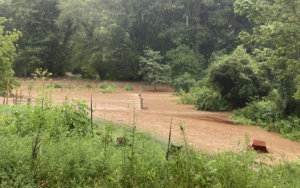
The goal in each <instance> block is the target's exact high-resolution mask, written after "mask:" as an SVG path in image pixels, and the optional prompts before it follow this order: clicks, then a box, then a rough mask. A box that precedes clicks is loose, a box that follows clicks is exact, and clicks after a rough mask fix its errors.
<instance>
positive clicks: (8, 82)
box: [6, 80, 9, 104]
mask: <svg viewBox="0 0 300 188" xmlns="http://www.w3.org/2000/svg"><path fill="white" fill-rule="evenodd" d="M8 93H9V80H7V93H6V104H8Z"/></svg>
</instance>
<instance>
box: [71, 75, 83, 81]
mask: <svg viewBox="0 0 300 188" xmlns="http://www.w3.org/2000/svg"><path fill="white" fill-rule="evenodd" d="M71 79H74V80H82V76H81V75H79V74H73V76H72V77H71Z"/></svg>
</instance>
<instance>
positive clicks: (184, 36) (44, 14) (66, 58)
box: [0, 0, 254, 80]
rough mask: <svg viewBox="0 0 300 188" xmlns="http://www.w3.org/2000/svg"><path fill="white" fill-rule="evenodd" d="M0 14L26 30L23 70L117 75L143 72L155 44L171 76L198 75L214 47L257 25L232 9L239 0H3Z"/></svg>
mask: <svg viewBox="0 0 300 188" xmlns="http://www.w3.org/2000/svg"><path fill="white" fill-rule="evenodd" d="M0 2H1V1H0ZM0 17H5V18H6V19H7V21H6V22H5V23H4V24H3V25H4V26H5V30H6V31H11V30H12V29H14V28H16V29H18V30H20V31H22V33H23V36H22V37H21V38H20V39H19V41H18V48H17V56H16V58H15V61H14V64H13V69H14V71H15V73H16V75H17V76H24V74H25V69H26V70H27V72H28V73H30V72H33V71H34V70H35V69H36V68H37V67H41V68H43V69H48V70H49V72H53V73H54V74H56V75H63V74H64V73H65V72H68V71H69V72H73V73H79V74H82V75H83V76H84V77H90V78H93V77H95V76H96V75H97V74H98V75H99V76H100V78H101V79H102V78H103V79H116V80H137V79H141V78H142V76H141V75H139V74H138V71H139V57H140V56H142V55H143V54H144V50H150V49H151V50H154V51H159V52H160V54H161V55H162V56H163V57H165V58H164V59H163V60H162V61H161V62H160V64H168V65H169V66H170V67H171V72H172V73H171V74H172V78H176V77H178V76H181V75H182V74H184V73H185V72H188V73H190V74H192V75H193V76H195V77H199V74H200V73H201V72H202V71H203V70H204V69H206V68H207V67H208V66H209V61H208V60H209V58H210V56H211V53H212V52H216V51H219V50H222V49H226V51H227V52H228V53H230V52H232V51H233V50H234V49H235V48H236V46H237V45H239V44H241V43H242V42H241V41H240V40H239V39H238V38H237V37H238V35H239V33H240V32H241V31H248V32H250V31H251V29H252V26H253V25H254V24H253V22H252V21H250V20H248V19H247V18H246V16H243V15H242V16H240V15H238V14H235V13H234V1H233V0H200V1H199V0H187V1H182V0H114V1H109V0H63V1H59V0H2V2H1V4H0Z"/></svg>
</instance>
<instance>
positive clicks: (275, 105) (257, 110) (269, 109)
mask: <svg viewBox="0 0 300 188" xmlns="http://www.w3.org/2000/svg"><path fill="white" fill-rule="evenodd" d="M234 115H235V116H243V117H245V118H248V119H251V120H252V121H255V122H257V121H258V120H262V121H273V120H275V119H282V118H283V117H284V106H283V100H282V98H281V96H280V95H279V93H278V91H277V90H273V91H272V92H270V93H269V95H268V97H264V98H263V99H262V100H261V101H259V100H258V99H255V98H254V100H253V101H252V102H251V103H248V104H247V106H246V107H245V108H242V109H240V110H237V111H235V112H234Z"/></svg>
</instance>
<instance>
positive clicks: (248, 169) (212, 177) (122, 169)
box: [0, 122, 300, 187]
mask: <svg viewBox="0 0 300 188" xmlns="http://www.w3.org/2000/svg"><path fill="white" fill-rule="evenodd" d="M98 125H99V126H98V128H97V129H96V130H95V131H96V132H95V136H94V138H91V137H90V136H87V137H78V136H72V137H66V136H65V135H63V134H61V135H59V137H58V138H57V139H53V138H52V137H51V136H50V135H49V134H47V133H46V134H42V135H41V137H40V139H41V142H40V149H39V150H38V152H37V157H36V159H35V160H34V166H33V165H32V164H33V162H32V153H31V151H32V141H33V140H35V138H36V133H34V134H31V135H26V136H23V137H21V136H19V137H16V136H15V135H12V134H5V135H4V134H1V139H0V146H1V147H0V174H1V176H0V185H1V187H24V186H27V187H38V186H41V185H44V186H48V187H99V186H100V187H274V186H276V187H299V186H300V179H299V177H298V174H299V173H300V170H299V169H300V168H299V167H300V165H299V163H297V162H294V163H287V162H284V163H280V164H277V165H274V166H270V165H267V164H266V163H264V159H263V158H262V155H256V153H255V152H245V149H244V147H243V145H242V144H240V145H237V146H236V147H235V148H233V149H232V150H229V151H227V152H222V153H218V154H216V155H208V154H205V153H201V152H197V151H195V150H193V148H191V147H190V146H186V147H184V148H183V149H182V150H181V152H179V153H178V154H177V155H175V156H173V159H169V160H168V161H167V160H166V159H165V155H166V150H165V148H164V147H165V146H166V144H164V143H161V142H158V141H155V140H154V139H152V138H151V137H150V136H149V135H148V134H146V133H144V132H141V131H135V130H134V129H133V127H128V126H127V127H123V128H117V127H115V126H114V125H113V124H112V123H109V122H104V123H101V124H98ZM133 136H134V137H133ZM116 137H126V142H127V143H128V144H126V145H119V144H118V143H117V142H116V141H115V138H116ZM183 145H185V144H184V143H183ZM258 161H260V162H258Z"/></svg>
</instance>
